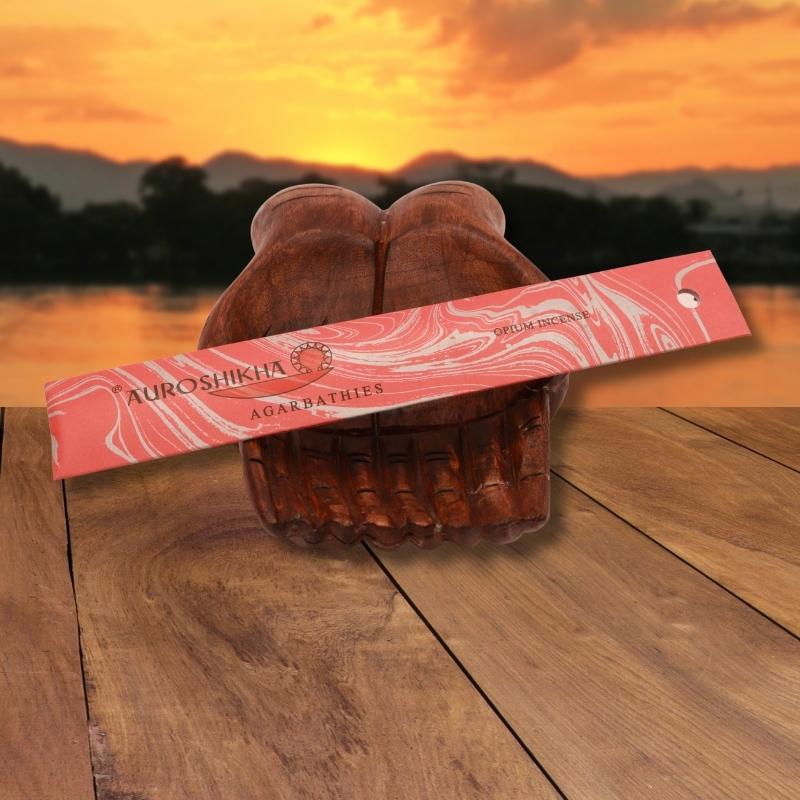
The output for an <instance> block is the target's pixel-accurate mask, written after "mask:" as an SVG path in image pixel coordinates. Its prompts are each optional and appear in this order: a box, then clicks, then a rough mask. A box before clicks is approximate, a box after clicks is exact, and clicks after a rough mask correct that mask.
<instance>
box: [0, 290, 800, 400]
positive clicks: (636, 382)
mask: <svg viewBox="0 0 800 800" xmlns="http://www.w3.org/2000/svg"><path fill="white" fill-rule="evenodd" d="M735 292H736V296H737V298H738V300H739V303H740V305H741V307H742V310H743V312H744V314H745V317H746V318H747V320H748V323H749V324H750V327H751V330H752V331H753V333H754V336H753V338H752V339H748V340H737V341H732V342H724V343H720V344H716V345H712V346H710V347H700V348H697V349H695V350H691V351H684V352H681V353H670V354H668V355H663V356H657V357H655V358H652V359H646V360H643V361H638V362H633V363H629V364H616V365H614V366H609V367H603V368H602V369H596V370H589V371H587V372H583V373H578V374H575V375H574V376H573V378H572V389H571V391H570V394H569V396H568V403H569V404H570V405H586V406H624V405H796V404H797V402H798V398H799V397H800V369H798V368H800V290H798V289H797V288H794V287H787V286H777V287H769V286H747V287H739V288H738V289H736V290H735ZM217 295H218V292H217V291H213V290H211V291H209V290H204V291H195V290H186V291H177V292H176V291H171V290H167V289H165V288H164V287H161V286H145V287H141V288H139V287H89V288H72V287H61V286H54V287H47V288H42V287H19V288H14V289H2V290H0V369H1V370H2V375H3V381H2V387H0V404H2V405H43V403H44V399H43V392H42V387H43V384H44V382H45V381H46V380H52V379H54V378H60V377H65V376H68V375H75V374H78V373H81V372H88V371H91V370H93V369H100V368H103V367H110V366H116V365H119V364H129V363H132V362H135V361H143V360H144V359H147V358H155V357H158V356H165V355H172V354H174V353H180V352H185V351H187V350H192V349H194V348H195V347H196V342H197V336H198V334H199V332H200V328H201V327H202V325H203V322H204V320H205V318H206V315H207V314H208V311H209V309H210V308H211V306H212V305H213V303H214V301H215V300H216V298H217Z"/></svg>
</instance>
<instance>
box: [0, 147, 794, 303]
mask: <svg viewBox="0 0 800 800" xmlns="http://www.w3.org/2000/svg"><path fill="white" fill-rule="evenodd" d="M463 177H464V178H466V179H470V180H473V181H475V182H477V183H482V184H483V185H485V186H486V188H488V189H489V190H490V191H491V192H492V193H493V194H494V195H495V196H496V197H497V199H498V200H499V201H500V203H501V205H502V206H503V209H504V211H505V214H506V237H507V239H508V240H509V241H510V242H511V243H512V244H513V245H514V246H515V247H517V248H518V249H519V250H520V251H522V252H523V253H524V254H525V255H526V256H527V257H528V258H530V259H531V260H532V261H533V262H534V263H535V264H537V266H539V267H540V268H541V269H542V270H543V271H544V272H545V273H546V274H547V275H548V276H549V277H550V278H554V279H555V278H561V277H567V276H571V275H579V274H582V273H584V272H591V271H593V270H597V269H602V268H608V267H613V266H623V265H626V264H632V263H635V262H638V261H649V260H651V259H655V258H663V257H667V256H671V255H677V254H679V253H686V252H690V251H692V250H704V249H712V250H714V253H715V255H716V256H717V260H718V261H719V263H720V265H721V267H722V269H723V272H725V274H726V277H727V278H728V279H729V280H730V281H732V282H751V283H752V282H796V281H797V280H798V277H800V213H796V214H794V215H791V216H789V215H784V216H779V215H776V214H774V213H773V214H770V213H765V214H764V215H763V216H762V217H761V218H760V219H759V220H758V221H757V222H756V224H754V225H753V224H751V225H748V226H747V227H741V228H737V227H736V226H733V227H731V226H728V227H727V228H724V229H721V230H715V229H714V226H709V225H708V224H707V222H708V218H709V208H708V207H707V206H706V205H705V204H704V203H703V202H702V201H695V202H691V203H689V204H686V205H679V204H677V203H675V202H673V201H671V200H670V199H668V198H666V197H654V198H641V197H613V198H607V199H600V198H596V197H576V196H573V195H570V194H567V193H564V192H559V191H555V190H551V189H544V188H539V187H533V186H525V185H522V184H518V183H516V182H515V181H514V178H513V174H511V173H509V174H504V175H502V176H499V177H493V176H486V175H481V174H479V175H464V176H463ZM310 182H320V183H333V181H331V180H329V179H327V178H325V176H323V175H312V174H310V175H305V176H303V177H302V178H301V179H299V180H298V181H293V182H292V183H310ZM292 183H271V182H268V181H264V180H260V179H251V180H246V181H244V182H242V183H241V184H240V185H239V186H238V187H236V188H234V189H228V190H225V191H221V192H215V191H212V190H211V189H210V188H209V187H208V184H207V176H206V174H205V172H204V171H203V170H202V169H201V168H199V167H196V166H191V165H189V164H187V163H186V162H185V161H184V160H183V159H180V158H173V159H167V160H165V161H162V162H160V163H158V164H155V165H154V166H152V167H150V168H149V169H148V170H147V171H146V172H145V173H144V174H143V176H142V178H141V183H140V188H139V195H140V202H139V203H130V202H122V201H121V202H113V203H89V204H87V205H86V206H84V207H83V208H81V209H79V210H69V209H64V208H62V207H61V204H60V203H59V200H58V198H57V197H55V196H54V195H53V194H52V193H51V192H50V191H49V190H48V189H46V188H44V187H42V186H35V185H33V184H32V183H31V182H30V181H29V180H28V179H27V178H26V177H24V176H23V175H22V174H21V173H19V172H18V171H16V170H14V169H10V168H7V167H5V166H3V165H2V164H0V265H2V269H1V270H0V272H1V273H2V278H0V280H2V282H3V283H6V284H21V283H73V284H83V283H101V284H102V283H106V284H130V283H145V282H158V283H167V284H172V285H175V286H187V287H189V286H191V287H195V286H225V285H227V284H228V283H230V282H231V281H232V280H233V278H234V277H235V276H236V275H237V274H238V273H239V272H240V271H241V269H242V267H244V265H245V264H246V263H247V262H248V261H249V260H250V258H251V257H252V248H251V245H250V236H249V230H250V222H251V220H252V218H253V214H254V213H255V211H256V210H257V209H258V207H259V206H260V205H261V203H262V202H263V201H264V200H266V199H267V198H268V197H269V196H270V195H272V194H274V193H275V192H277V191H279V190H280V189H283V188H285V187H286V186H288V185H292ZM413 188H415V187H414V186H413V185H410V184H407V183H405V182H402V181H397V180H391V179H384V180H382V182H381V190H380V192H379V194H378V195H377V196H375V197H372V198H370V199H372V200H373V201H374V202H375V203H376V204H377V205H379V206H380V207H382V208H386V207H387V206H389V205H391V203H392V202H393V201H394V200H395V199H397V198H398V197H400V196H402V195H403V194H405V193H406V192H408V191H411V190H412V189H413Z"/></svg>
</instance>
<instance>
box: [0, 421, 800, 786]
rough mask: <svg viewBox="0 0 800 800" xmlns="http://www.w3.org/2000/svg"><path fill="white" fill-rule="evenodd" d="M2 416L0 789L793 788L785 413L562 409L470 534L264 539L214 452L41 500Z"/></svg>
mask: <svg viewBox="0 0 800 800" xmlns="http://www.w3.org/2000/svg"><path fill="white" fill-rule="evenodd" d="M2 421H3V438H2V440H0V441H2V451H1V452H2V460H1V461H0V514H2V520H3V522H2V526H3V528H2V534H3V535H2V538H1V539H0V547H1V548H2V550H0V580H1V581H2V589H0V591H2V595H0V597H2V600H3V602H2V610H1V612H0V613H1V614H2V616H0V624H1V625H2V631H0V633H1V634H2V640H1V641H2V642H3V647H2V664H3V683H2V684H0V798H2V800H6V798H8V799H9V800H23V799H24V800H29V799H30V800H49V799H50V798H63V799H65V800H73V798H74V799H75V800H77V799H78V798H80V799H81V800H89V799H90V798H92V797H94V798H99V799H100V800H182V799H183V798H193V800H204V799H205V798H209V800H210V799H212V798H213V799H214V800H216V798H220V799H222V800H228V798H230V799H231V800H250V799H251V798H253V800H256V799H258V800H263V798H270V799H271V798H312V799H313V800H316V798H346V799H347V800H351V798H352V799H353V800H358V799H359V798H369V799H370V800H372V798H398V799H399V798H403V799H404V800H405V799H406V798H420V799H421V798H425V799H426V800H427V798H444V799H445V800H449V799H450V798H453V799H454V800H455V799H456V798H457V799H458V800H460V799H461V798H492V799H494V798H500V799H501V800H505V798H521V799H522V798H558V797H565V798H570V800H572V799H573V798H575V799H576V798H581V799H583V798H590V799H591V800H595V799H596V800H606V798H615V799H616V798H632V799H634V798H635V799H636V800H638V799H639V798H644V797H653V798H659V800H661V798H664V799H665V800H669V799H670V798H702V799H703V800H706V798H708V799H709V800H715V799H716V798H719V800H723V798H724V799H725V800H728V799H729V798H732V799H733V800H738V799H739V798H741V799H742V800H751V798H752V800H767V798H769V800H772V799H773V798H786V799H787V800H788V799H789V798H796V797H798V796H799V793H800V766H799V765H800V758H798V756H799V755H800V640H799V639H798V633H799V632H800V599H799V598H800V472H798V471H797V466H798V463H800V441H798V438H799V435H798V431H800V409H774V410H773V409H754V410H752V412H751V410H749V409H742V410H732V409H669V410H661V409H636V410H634V409H614V410H593V411H576V410H570V411H567V410H564V411H562V412H561V413H560V414H559V416H558V417H557V418H556V420H555V421H554V425H553V429H554V441H553V472H554V475H553V516H552V519H551V521H550V523H549V524H548V526H547V527H546V528H545V530H543V531H542V532H540V533H539V534H533V535H531V536H529V537H527V538H525V539H523V540H521V541H520V542H518V543H516V544H515V545H513V546H511V547H507V548H500V547H491V546H487V545H482V546H480V547H478V548H476V549H474V550H470V551H464V550H460V549H458V548H455V547H453V546H444V547H442V548H440V549H438V550H436V551H417V550H416V549H412V548H405V549H401V550H397V551H375V552H372V551H370V550H369V548H365V547H361V546H358V547H356V548H353V549H351V550H337V549H325V550H298V549H295V548H294V547H292V546H288V545H285V544H284V543H282V542H280V541H278V540H275V539H272V538H269V537H267V536H265V535H263V534H262V532H261V530H260V528H259V526H258V523H257V519H256V517H255V514H254V513H253V512H252V510H251V509H250V506H249V503H248V500H247V498H246V496H245V492H244V489H243V482H242V479H241V473H240V465H239V461H238V454H237V453H236V451H235V449H234V448H222V449H217V450H213V451H206V452H203V453H196V454H192V455H189V456H184V457H178V458H173V459H168V460H166V461H161V462H155V463H151V464H147V465H140V466H136V467H129V468H125V469H122V470H115V471H110V472H106V473H101V474H98V475H92V476H86V477H84V478H80V479H76V480H72V481H67V482H66V485H65V491H64V493H63V496H62V487H61V484H58V483H53V482H52V481H51V480H50V479H49V465H48V464H47V449H48V436H47V431H46V426H45V423H44V412H43V411H42V410H41V409H37V410H22V409H7V410H6V412H5V414H4V417H3V420H2ZM79 634H80V639H79V636H78V635H79ZM81 654H82V658H81Z"/></svg>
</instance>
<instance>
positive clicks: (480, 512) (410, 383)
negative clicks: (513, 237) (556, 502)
mask: <svg viewBox="0 0 800 800" xmlns="http://www.w3.org/2000/svg"><path fill="white" fill-rule="evenodd" d="M503 229H504V220H503V214H502V210H501V209H500V207H499V205H498V204H497V202H496V201H495V200H494V198H493V197H492V196H491V195H490V194H489V193H488V192H486V191H485V190H483V189H481V188H480V187H477V186H474V185H472V184H467V183H463V182H456V181H449V182H444V183H439V184H432V185H430V186H427V187H423V188H422V189H419V190H417V191H415V192H412V193H410V194H409V195H406V196H405V197H403V198H401V200H399V201H397V202H396V203H395V204H394V205H393V206H392V207H391V208H390V209H389V210H387V211H382V210H381V209H379V208H377V206H374V205H373V204H372V203H370V202H369V201H368V200H366V199H365V198H363V197H361V196H359V195H356V194H354V193H352V192H349V191H347V190H344V189H339V188H337V187H329V186H321V185H313V184H312V185H307V186H300V187H293V188H291V189H287V190H284V191H283V192H279V193H278V194H277V195H274V196H273V197H272V198H270V200H269V201H267V203H265V204H264V206H262V208H261V209H260V210H259V213H258V214H257V215H256V217H255V219H254V222H253V243H254V248H255V250H256V255H255V257H254V259H253V260H252V261H251V263H250V264H249V265H248V266H247V267H246V268H245V270H244V271H243V272H242V274H241V275H240V276H239V277H238V278H237V279H236V281H235V282H234V283H233V284H232V285H231V287H229V289H228V290H226V292H225V293H224V294H223V295H222V297H221V298H220V300H219V301H218V303H217V304H216V306H215V307H214V309H213V310H212V312H211V314H210V315H209V319H208V321H207V323H206V326H205V328H204V330H203V333H202V335H201V339H200V345H201V348H202V349H200V350H197V351H194V352H191V353H185V354H182V355H176V356H171V357H166V358H158V359H153V360H151V361H146V362H143V363H141V364H130V365H127V366H124V367H116V368H111V369H106V370H101V371H99V372H96V373H91V374H87V375H82V376H78V377H75V378H66V379H62V380H58V381H53V382H50V383H48V384H47V386H46V387H45V395H46V400H47V408H48V417H49V422H50V429H51V433H52V445H53V474H54V477H55V478H67V477H72V476H76V475H80V474H84V473H88V472H94V471H97V470H102V469H110V468H114V467H119V466H125V465H129V464H136V463H139V462H144V461H150V460H153V459H159V458H164V457H166V456H171V455H175V454H178V453H185V452H189V451H192V450H198V449H203V448H207V447H216V446H219V445H223V444H227V443H232V442H238V443H239V445H240V449H241V451H242V455H243V464H244V471H245V478H246V481H247V484H248V488H249V491H250V494H251V497H252V498H253V501H254V505H255V507H256V510H257V512H258V514H259V516H260V517H261V519H262V521H263V523H264V525H265V527H266V528H267V529H268V530H269V531H271V532H273V533H277V534H280V535H284V536H287V537H289V538H291V539H292V540H294V541H297V542H302V543H307V542H317V541H320V540H323V539H327V538H329V539H335V540H338V541H342V542H354V541H358V540H360V539H362V538H366V539H368V540H369V541H372V542H375V543H377V544H379V545H382V546H395V545H397V544H399V543H401V542H402V541H404V540H405V539H411V540H412V541H414V542H415V543H416V544H418V545H420V546H432V545H435V544H438V543H440V542H442V541H444V540H446V539H450V540H453V541H457V542H459V543H462V544H471V543H474V542H476V541H478V540H480V539H482V538H488V539H491V540H493V541H497V542H508V541H513V540H514V539H516V538H517V537H518V536H520V535H521V534H522V533H524V532H526V531H531V530H535V529H537V528H539V527H541V525H542V524H544V522H545V521H546V519H547V516H548V513H549V425H550V416H551V414H552V413H553V412H554V411H555V409H556V408H557V407H558V405H559V404H560V402H561V399H562V398H563V395H564V392H565V390H566V377H565V376H566V374H567V373H569V372H573V371H577V370H582V369H587V368H589V367H595V366H602V365H604V364H610V363H615V362H619V361H627V360H631V359H635V358H642V357H645V356H649V355H655V354H659V353H665V352H669V351H672V350H680V349H684V348H688V347H693V346H696V345H700V344H707V343H710V342H716V341H722V340H725V339H730V338H733V337H737V336H744V335H747V334H748V333H749V330H748V328H747V325H746V323H745V321H744V319H743V317H742V315H741V312H740V311H739V308H738V306H737V304H736V301H735V299H734V297H733V295H732V293H731V291H730V289H729V287H728V286H727V284H726V282H725V280H724V278H723V276H722V274H721V273H720V270H719V268H718V266H717V264H716V262H715V260H714V257H713V256H712V254H711V253H710V252H701V253H694V254H690V255H684V256H678V257H675V258H668V259H662V260H659V261H652V262H649V263H645V264H638V265H634V266H629V267H622V268H618V269H609V270H603V271H600V272H595V273H593V274H591V275H585V276H581V277H577V278H567V279H563V280H558V281H553V282H548V281H547V280H546V279H545V278H544V276H543V275H542V274H541V273H540V272H539V271H538V270H537V269H536V268H535V267H534V266H533V265H532V264H530V262H528V261H527V260H526V259H525V258H524V257H523V256H522V255H521V254H520V253H519V252H518V251H516V250H515V249H514V248H513V247H511V245H509V244H508V242H506V241H505V239H504V238H503V236H502V233H503ZM419 299H424V300H425V301H427V302H425V303H424V304H420V303H419V302H418V301H419ZM365 312H366V313H365ZM297 328H299V329H297ZM320 426H322V427H320Z"/></svg>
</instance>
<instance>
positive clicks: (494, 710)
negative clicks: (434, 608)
mask: <svg viewBox="0 0 800 800" xmlns="http://www.w3.org/2000/svg"><path fill="white" fill-rule="evenodd" d="M361 544H362V546H363V547H364V549H365V550H366V551H367V552H368V553H369V555H370V556H371V557H372V559H373V560H374V561H375V563H376V564H377V565H378V567H379V569H380V570H381V572H383V574H384V575H385V576H386V579H387V580H388V581H389V582H390V583H391V584H392V586H393V587H394V588H395V589H396V590H397V592H398V593H399V594H400V596H401V597H402V598H403V599H404V600H405V601H406V603H408V605H409V607H410V608H411V610H412V611H413V612H414V613H415V614H416V615H417V617H418V618H419V619H420V621H421V622H422V624H423V625H424V626H425V627H426V628H427V629H428V630H429V631H430V633H431V635H432V636H433V638H434V639H435V640H436V641H437V642H438V643H439V646H440V647H441V648H442V649H443V650H444V651H445V653H447V655H448V656H449V658H450V659H451V660H452V661H453V663H454V664H455V665H456V666H457V667H458V669H459V670H460V671H461V673H462V674H463V675H464V677H465V678H466V679H467V680H468V681H469V683H470V684H471V685H472V687H473V688H474V689H475V691H476V692H477V693H478V694H479V695H480V697H481V699H482V700H483V701H484V702H485V703H486V705H487V706H488V707H489V708H490V709H491V711H492V713H493V714H494V715H495V716H496V717H497V718H498V720H500V722H501V723H502V724H503V726H504V727H505V729H506V730H507V731H508V732H509V733H510V734H511V736H513V737H514V740H515V741H516V742H517V744H518V745H519V746H520V747H521V748H522V750H523V751H524V752H525V754H526V755H527V756H528V758H530V759H531V761H532V762H533V763H534V764H535V765H536V767H537V768H538V769H539V771H540V772H541V773H542V775H544V776H545V778H547V780H548V782H549V783H550V785H551V786H552V787H553V789H554V791H555V792H556V793H557V794H558V796H559V797H561V798H562V800H569V798H568V797H567V795H566V794H564V792H563V791H562V789H561V787H560V786H559V785H558V784H557V783H556V782H555V780H554V779H553V777H552V775H551V774H550V773H549V772H548V771H547V769H546V768H545V766H544V765H543V764H542V762H541V761H540V760H539V759H538V758H537V756H536V754H535V753H534V752H533V750H531V748H530V746H529V745H528V744H527V743H526V742H525V741H524V740H523V738H522V737H521V736H520V735H519V734H518V733H517V732H516V731H515V730H514V728H513V727H512V726H511V723H509V721H508V720H507V719H506V718H505V716H503V714H502V713H501V711H500V709H499V708H498V707H497V706H496V705H495V703H494V701H493V700H492V699H491V697H489V695H488V694H487V693H486V691H485V690H484V689H483V687H482V686H481V685H480V684H479V683H478V681H477V680H476V679H475V678H474V677H473V676H472V674H471V673H470V672H469V670H468V669H467V668H466V666H465V665H464V664H463V663H462V661H461V659H460V658H459V657H458V656H457V655H456V654H455V653H454V652H453V650H452V649H451V648H450V646H449V645H448V644H447V642H446V641H445V640H444V638H443V637H442V636H441V635H440V634H439V632H438V631H437V630H436V628H434V627H433V625H432V624H431V623H430V621H429V620H428V618H427V617H426V616H425V615H424V614H423V613H422V611H421V609H420V608H419V607H418V606H417V604H416V603H415V602H414V601H413V600H412V599H411V596H410V595H409V594H408V593H407V592H406V591H405V589H404V588H403V586H402V585H401V584H400V583H399V582H398V581H397V580H396V579H395V577H394V575H392V573H391V572H390V571H389V569H388V568H387V567H386V566H385V565H384V563H383V562H382V561H381V560H380V558H379V557H378V555H377V554H376V553H375V552H374V551H373V550H372V549H371V548H370V546H369V545H368V544H367V543H366V542H362V543H361Z"/></svg>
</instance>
